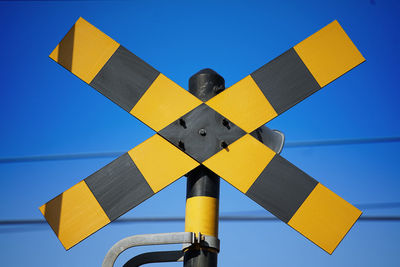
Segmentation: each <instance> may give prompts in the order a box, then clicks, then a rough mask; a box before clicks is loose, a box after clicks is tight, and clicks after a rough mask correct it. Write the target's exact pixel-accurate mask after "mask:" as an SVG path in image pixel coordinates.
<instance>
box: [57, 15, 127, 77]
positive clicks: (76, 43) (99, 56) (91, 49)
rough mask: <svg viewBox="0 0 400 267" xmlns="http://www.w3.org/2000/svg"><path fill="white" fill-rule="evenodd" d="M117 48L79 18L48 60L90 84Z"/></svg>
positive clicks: (116, 45) (108, 38)
mask: <svg viewBox="0 0 400 267" xmlns="http://www.w3.org/2000/svg"><path fill="white" fill-rule="evenodd" d="M118 47H119V44H118V43H117V42H115V41H114V40H113V39H111V38H110V37H108V36H107V35H105V34H104V33H103V32H101V31H100V30H99V29H97V28H96V27H94V26H93V25H92V24H90V23H89V22H87V21H86V20H84V19H83V18H79V19H78V21H77V22H76V23H75V25H74V26H73V27H72V28H71V30H69V32H68V33H67V34H66V35H65V37H64V38H63V39H62V40H61V42H60V43H59V44H58V45H57V47H56V48H55V49H54V51H53V52H52V53H51V54H50V58H52V59H53V60H55V61H56V62H58V63H59V64H60V65H62V66H63V67H64V68H66V69H67V70H69V71H71V72H72V73H73V74H75V75H76V76H78V77H79V78H80V79H82V80H83V81H84V82H86V83H90V82H91V81H92V80H93V78H94V77H95V76H96V74H97V73H98V72H99V71H100V69H101V68H102V67H103V66H104V64H106V62H107V61H108V60H109V59H110V57H111V56H112V55H113V54H114V52H115V51H116V50H117V48H118Z"/></svg>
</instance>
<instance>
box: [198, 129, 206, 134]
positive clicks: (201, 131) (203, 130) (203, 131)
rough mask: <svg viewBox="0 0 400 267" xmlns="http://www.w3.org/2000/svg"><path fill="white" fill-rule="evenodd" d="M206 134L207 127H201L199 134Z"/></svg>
mask: <svg viewBox="0 0 400 267" xmlns="http://www.w3.org/2000/svg"><path fill="white" fill-rule="evenodd" d="M206 134H207V132H206V129H203V128H201V129H200V130H199V135H201V136H206Z"/></svg>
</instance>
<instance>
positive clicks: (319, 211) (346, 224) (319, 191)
mask: <svg viewBox="0 0 400 267" xmlns="http://www.w3.org/2000/svg"><path fill="white" fill-rule="evenodd" d="M360 215H361V211H360V210H358V209H357V208H356V207H354V206H353V205H351V204H350V203H348V202H347V201H345V200H344V199H343V198H341V197H339V196H338V195H336V194H335V193H333V192H332V191H331V190H329V189H328V188H326V187H325V186H323V185H322V184H317V186H316V187H315V188H314V190H313V191H312V192H311V194H310V195H309V196H308V197H307V199H306V200H305V201H304V203H303V204H302V205H301V206H300V208H299V209H298V210H297V211H296V213H295V214H294V215H293V217H292V218H291V219H290V221H289V222H288V224H289V225H290V226H291V227H293V228H294V229H296V230H297V231H299V232H300V233H301V234H302V235H304V236H305V237H307V238H308V239H310V240H311V241H312V242H314V243H315V244H316V245H318V246H319V247H321V248H322V249H323V250H325V251H326V252H328V253H329V254H332V252H333V251H334V250H335V248H336V247H337V246H338V245H339V243H340V241H341V240H342V239H343V238H344V236H345V235H346V234H347V232H348V231H349V230H350V228H351V227H352V226H353V224H354V223H355V222H356V221H357V219H358V218H359V217H360Z"/></svg>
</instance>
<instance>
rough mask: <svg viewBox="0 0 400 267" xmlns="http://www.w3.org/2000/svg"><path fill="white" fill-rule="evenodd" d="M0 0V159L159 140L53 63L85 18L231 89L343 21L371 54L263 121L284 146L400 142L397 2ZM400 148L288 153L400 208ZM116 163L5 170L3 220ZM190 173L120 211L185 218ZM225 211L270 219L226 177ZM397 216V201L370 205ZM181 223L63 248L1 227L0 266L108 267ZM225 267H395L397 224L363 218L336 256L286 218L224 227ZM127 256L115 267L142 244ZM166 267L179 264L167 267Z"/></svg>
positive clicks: (25, 214)
mask: <svg viewBox="0 0 400 267" xmlns="http://www.w3.org/2000/svg"><path fill="white" fill-rule="evenodd" d="M187 2H189V1H182V2H178V1H154V0H148V1H0V38H1V42H0V51H1V53H0V81H1V84H0V118H1V119H0V157H2V158H4V157H18V156H29V155H47V154H68V153H86V152H107V151H127V150H129V149H131V148H133V147H134V146H136V145H138V144H139V143H141V142H143V141H144V140H146V139H147V138H149V137H150V136H152V135H153V134H154V132H153V131H152V130H150V129H149V128H148V127H147V126H145V125H143V124H142V123H140V122H139V121H138V120H136V119H135V118H134V117H132V116H130V115H129V114H128V113H126V112H125V111H123V110H122V109H121V108H119V107H118V106H116V105H115V104H113V103H112V102H111V101H109V100H108V99H106V98H105V97H103V96H102V95H100V94H99V93H98V92H96V91H95V90H93V89H92V88H90V87H89V86H88V85H86V84H85V83H83V82H82V81H81V80H79V79H78V78H76V77H75V76H74V75H72V74H70V73H69V72H68V71H66V70H64V69H63V68H62V67H60V66H59V65H58V64H56V63H55V62H53V61H52V60H51V59H49V58H48V55H49V54H50V52H51V51H52V50H53V49H54V47H55V46H56V45H57V44H58V42H59V41H60V40H61V38H62V37H63V36H64V35H65V34H66V32H67V31H68V30H69V29H70V27H71V26H72V25H73V24H74V23H75V21H76V20H77V19H78V18H79V17H83V18H85V19H86V20H88V21H89V22H90V23H92V24H93V25H95V26H96V27H98V28H99V29H100V30H102V31H103V32H104V33H106V34H107V35H109V36H110V37H112V38H113V39H115V40H116V41H117V42H119V43H121V44H122V45H124V46H125V47H126V48H128V49H129V50H130V51H132V52H133V53H135V54H136V55H137V56H139V57H141V58H142V59H144V60H145V61H146V62H148V63H149V64H151V65H152V66H154V67H155V68H156V69H158V70H159V71H161V72H162V73H164V74H165V75H166V76H168V77H169V78H171V79H172V80H174V81H175V82H177V83H178V84H179V85H181V86H182V87H184V88H186V89H187V81H188V79H189V77H190V76H191V75H192V74H194V73H195V72H197V71H198V70H200V69H202V68H206V67H209V68H212V69H214V70H215V71H217V72H218V73H220V74H221V75H222V76H223V77H224V78H225V81H226V85H227V86H230V85H232V84H234V83H235V82H237V81H239V80H240V79H242V78H244V77H245V76H247V75H248V74H249V73H251V72H253V71H254V70H255V69H257V68H259V67H260V66H262V65H263V64H265V63H267V62H268V61H270V60H272V59H273V58H275V57H276V56H278V55H280V54H281V53H283V52H285V51H286V50H287V49H289V48H291V47H292V46H294V45H295V44H297V43H298V42H300V41H302V40H303V39H305V38H306V37H308V36H309V35H311V34H313V33H314V32H316V31H317V30H319V29H320V28H322V27H324V26H325V25H327V24H328V23H330V22H331V21H333V20H335V19H337V20H338V21H339V23H340V24H341V25H342V27H343V28H344V29H345V31H346V32H347V34H348V35H349V36H350V38H351V39H352V40H353V42H354V43H355V44H356V46H357V47H358V49H359V50H360V51H361V53H362V54H363V55H364V57H365V58H366V62H365V63H363V64H362V65H360V66H359V67H357V68H356V69H354V70H352V71H350V72H349V73H347V74H346V75H344V76H343V77H341V78H339V79H338V80H336V81H335V82H333V83H332V84H330V85H328V86H327V87H325V88H324V89H322V90H321V91H319V92H317V93H316V94H314V95H313V96H312V97H310V98H308V99H307V100H305V101H303V102H302V103H300V104H299V105H297V106H296V107H294V108H292V109H291V110H290V111H287V112H286V113H284V114H282V115H281V116H280V117H278V118H276V119H274V120H273V121H271V122H270V123H269V124H268V126H269V127H271V128H275V129H279V130H281V131H282V132H284V133H285V135H286V138H287V141H288V142H291V141H301V140H326V139H341V138H365V137H368V138H369V137H385V136H400V124H399V115H400V108H399V96H400V93H399V83H400V79H399V77H400V72H399V62H400V53H399V44H400V35H399V28H400V20H399V14H400V2H398V1H394V0H393V1H389V0H387V1H383V0H359V1H337V0H329V1H317V0H315V1H312V0H302V1H190V3H187ZM399 149H400V143H386V144H370V145H347V146H330V147H313V148H286V149H285V148H284V150H283V152H282V156H284V157H285V158H286V159H288V160H290V161H291V162H292V163H294V164H295V165H297V166H298V167H300V168H301V169H302V170H304V171H305V172H306V173H308V174H309V175H311V176H313V177H314V178H316V179H317V180H318V181H320V182H321V183H323V184H324V185H326V186H327V187H328V188H330V189H331V190H333V191H334V192H336V193H337V194H338V195H340V196H342V197H343V198H344V199H346V200H347V201H349V202H350V203H352V204H355V205H356V206H357V204H363V203H381V202H400V196H399V192H400V179H399V171H400V164H399V156H398V155H399V153H398V151H399ZM111 160H112V158H103V159H87V160H70V161H48V162H39V163H38V162H32V163H13V164H0V203H1V204H0V220H15V219H42V216H41V214H40V212H39V210H38V207H39V206H41V205H42V204H44V203H45V202H47V201H48V200H50V199H51V198H53V197H54V196H56V195H58V194H59V193H61V192H63V191H65V190H66V189H68V188H69V187H71V186H72V185H74V184H76V183H77V182H79V181H80V180H82V179H83V178H85V177H87V176H88V175H90V174H91V173H93V172H95V171H96V170H98V169H99V168H101V167H102V166H104V165H105V164H107V163H108V162H110V161H111ZM185 189H186V181H185V178H183V179H181V180H179V181H178V182H176V183H174V184H173V185H171V186H170V187H168V188H166V189H165V190H164V191H162V192H161V193H159V194H157V195H156V196H154V197H153V198H151V199H149V200H148V201H146V202H144V203H143V204H141V205H139V206H138V207H137V208H135V209H134V210H132V211H131V212H129V213H127V214H126V215H124V217H123V218H132V217H143V216H184V209H185ZM220 210H221V215H223V214H241V215H243V214H248V215H253V214H257V215H263V214H266V215H268V213H267V212H266V211H262V208H261V207H260V206H258V205H257V204H255V203H254V202H252V201H251V200H250V199H248V198H247V197H246V196H244V195H242V194H241V193H240V192H239V191H237V190H236V189H234V188H233V187H231V186H230V185H228V184H227V183H225V182H222V184H221V201H220ZM364 214H365V215H399V214H400V209H399V208H397V209H382V210H365V211H364ZM179 231H184V223H183V222H177V223H134V224H123V225H122V224H118V225H109V226H106V227H105V228H103V229H101V230H100V231H98V232H97V233H95V234H94V235H92V236H91V237H89V238H88V239H86V240H84V241H83V242H81V243H80V244H78V245H77V246H75V247H73V248H72V249H71V250H69V251H68V252H66V251H65V250H64V249H63V247H62V246H61V244H60V243H59V241H58V240H57V238H56V236H55V235H54V233H53V232H52V231H51V230H50V227H48V226H47V225H42V226H35V227H31V226H30V227H25V228H24V227H11V226H0V255H1V263H0V265H1V266H52V267H53V266H100V264H101V262H102V260H103V257H104V255H105V254H106V252H107V251H108V249H109V248H110V247H111V246H112V245H113V244H114V243H115V242H117V241H118V240H120V239H122V238H124V237H126V236H129V235H135V234H145V233H163V232H179ZM220 239H221V253H220V254H219V266H245V265H247V266H399V265H400V260H399V245H398V242H399V240H400V223H399V222H365V221H361V222H358V223H356V225H355V226H354V227H353V229H352V230H351V231H350V233H349V234H348V235H347V236H346V238H345V239H344V240H343V242H342V243H341V244H340V246H339V247H338V248H337V249H336V251H335V252H334V254H333V255H331V256H330V255H328V254H327V253H325V252H324V251H323V250H321V249H320V248H318V247H317V246H315V245H313V244H312V243H311V242H310V241H308V240H307V239H306V238H304V237H303V236H301V235H300V234H298V233H297V232H296V231H295V230H293V229H291V228H290V227H289V226H287V225H285V224H284V223H282V222H278V221H277V222H222V223H220ZM159 249H164V247H161V248H152V247H150V248H146V249H135V250H131V251H130V252H126V253H125V254H124V255H122V256H121V258H120V259H119V260H118V264H120V265H121V264H122V263H124V262H125V261H126V260H127V259H129V258H130V257H132V256H133V255H136V254H137V253H139V252H142V251H149V250H159ZM164 266H180V265H179V264H165V265H164Z"/></svg>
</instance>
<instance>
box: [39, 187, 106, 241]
mask: <svg viewBox="0 0 400 267" xmlns="http://www.w3.org/2000/svg"><path fill="white" fill-rule="evenodd" d="M39 209H40V211H41V212H42V214H43V216H44V217H45V218H46V220H47V222H48V223H49V225H50V226H51V228H52V229H53V231H54V233H55V234H56V235H57V237H58V239H59V240H60V241H61V243H62V245H63V246H64V248H65V249H69V248H71V247H72V246H74V245H75V244H77V243H78V242H80V241H81V240H83V239H85V238H86V237H88V236H89V235H91V234H93V233H94V232H95V231H97V230H99V229H100V228H101V227H103V226H105V225H106V224H108V223H109V222H110V220H109V219H108V217H107V215H106V214H105V212H104V210H103V209H102V208H101V206H100V204H99V203H98V202H97V200H96V198H95V197H94V196H93V194H92V192H91V191H90V189H89V187H88V186H87V185H86V183H85V181H81V182H79V183H78V184H76V185H74V186H73V187H71V188H70V189H68V190H67V191H65V192H64V193H62V194H61V195H59V196H57V197H55V198H53V199H52V200H50V201H49V202H47V203H46V204H44V205H43V206H41V207H40V208H39Z"/></svg>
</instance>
